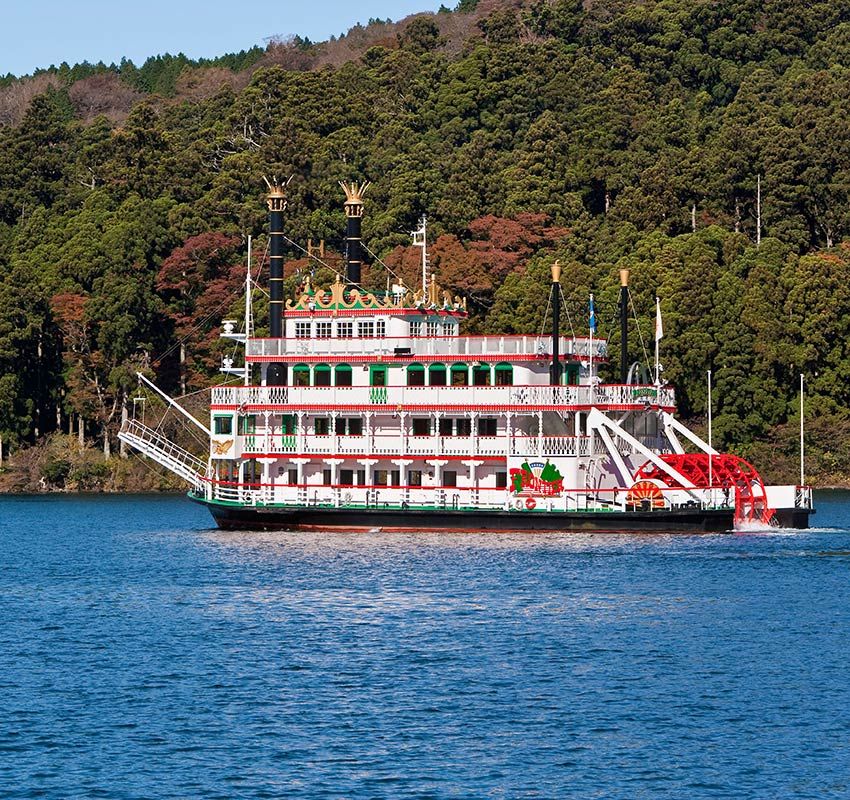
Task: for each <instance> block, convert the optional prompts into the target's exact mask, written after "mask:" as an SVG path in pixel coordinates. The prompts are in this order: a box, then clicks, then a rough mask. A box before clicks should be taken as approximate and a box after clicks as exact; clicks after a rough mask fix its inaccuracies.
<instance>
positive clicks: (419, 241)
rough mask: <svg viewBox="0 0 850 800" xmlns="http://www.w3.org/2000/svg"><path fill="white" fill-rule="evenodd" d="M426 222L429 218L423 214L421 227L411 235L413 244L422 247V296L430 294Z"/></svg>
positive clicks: (420, 222)
mask: <svg viewBox="0 0 850 800" xmlns="http://www.w3.org/2000/svg"><path fill="white" fill-rule="evenodd" d="M426 223H427V219H426V217H425V215H424V214H423V215H422V219H421V220H420V221H419V228H418V229H417V230H415V231H411V233H410V235H411V236H412V237H413V246H414V247H421V248H422V297H423V298H424V297H427V296H428V237H427V233H426V228H425V226H426Z"/></svg>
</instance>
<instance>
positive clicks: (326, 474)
mask: <svg viewBox="0 0 850 800" xmlns="http://www.w3.org/2000/svg"><path fill="white" fill-rule="evenodd" d="M322 483H323V484H324V485H325V486H330V485H331V471H330V470H329V469H325V470H322Z"/></svg>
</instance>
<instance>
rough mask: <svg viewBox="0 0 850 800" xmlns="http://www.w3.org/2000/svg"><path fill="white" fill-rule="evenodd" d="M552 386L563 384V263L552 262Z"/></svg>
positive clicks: (550, 374)
mask: <svg viewBox="0 0 850 800" xmlns="http://www.w3.org/2000/svg"><path fill="white" fill-rule="evenodd" d="M549 377H550V379H551V383H552V386H560V384H561V265H560V264H559V263H558V262H557V261H556V262H555V263H554V264H552V367H551V368H550V370H549Z"/></svg>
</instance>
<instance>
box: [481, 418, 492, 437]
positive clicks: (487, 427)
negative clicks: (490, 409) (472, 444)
mask: <svg viewBox="0 0 850 800" xmlns="http://www.w3.org/2000/svg"><path fill="white" fill-rule="evenodd" d="M478 435H479V436H495V435H496V418H495V417H479V418H478Z"/></svg>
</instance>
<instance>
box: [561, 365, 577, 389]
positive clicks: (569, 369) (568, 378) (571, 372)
mask: <svg viewBox="0 0 850 800" xmlns="http://www.w3.org/2000/svg"><path fill="white" fill-rule="evenodd" d="M578 372H579V366H578V364H567V366H566V369H565V370H564V379H565V382H566V384H567V386H578Z"/></svg>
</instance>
